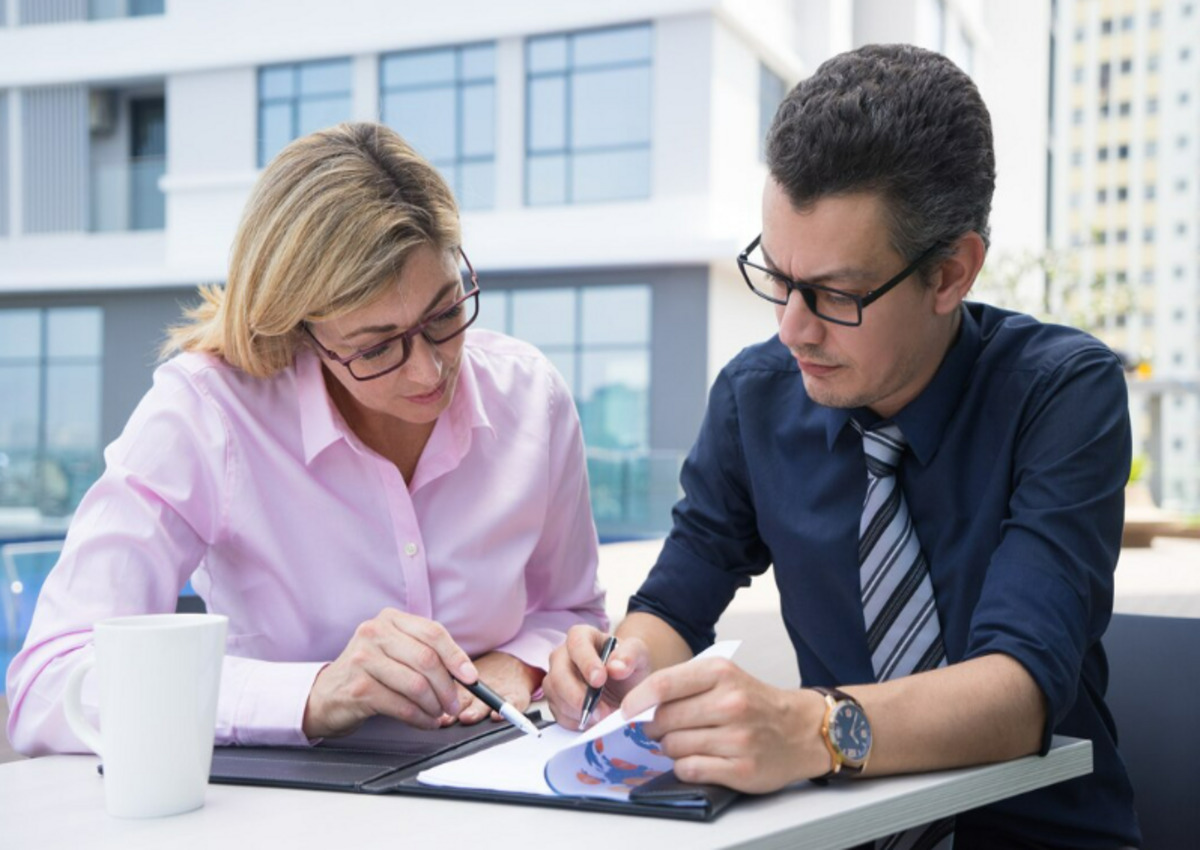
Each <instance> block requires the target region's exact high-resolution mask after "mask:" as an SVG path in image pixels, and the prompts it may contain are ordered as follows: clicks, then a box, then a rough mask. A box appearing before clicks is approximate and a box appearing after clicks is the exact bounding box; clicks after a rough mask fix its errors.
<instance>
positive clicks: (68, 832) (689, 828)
mask: <svg viewBox="0 0 1200 850" xmlns="http://www.w3.org/2000/svg"><path fill="white" fill-rule="evenodd" d="M97 761H98V759H97V758H96V757H95V756H50V757H46V758H40V759H30V760H27V761H19V762H13V763H10V764H4V765H0V847H3V848H5V850H32V848H37V850H57V848H63V850H76V848H79V847H88V848H96V850H104V848H112V850H140V848H146V849H147V850H159V848H167V847H169V848H173V850H174V848H180V849H181V850H188V849H189V848H197V850H235V848H241V847H254V848H262V847H286V848H288V850H305V848H314V850H317V848H319V850H329V848H337V847H374V846H379V845H381V844H382V845H385V846H401V847H415V846H425V847H472V846H478V847H485V846H486V847H488V848H489V850H492V848H495V849H496V850H501V849H502V848H509V847H512V848H522V850H526V848H528V847H529V846H531V845H533V844H536V845H538V846H543V847H564V848H571V850H588V848H598V850H611V848H613V847H656V846H658V847H665V848H685V847H686V848H689V850H691V848H697V850H699V848H727V847H761V848H776V847H778V848H783V847H788V848H821V850H837V848H844V847H850V846H853V845H855V844H858V843H860V842H863V841H868V840H870V839H872V838H876V837H879V836H881V835H886V834H888V833H890V832H895V831H897V830H899V829H904V828H906V827H909V826H914V825H916V824H918V823H925V822H927V821H929V820H933V819H935V818H938V817H943V816H945V815H949V814H953V813H955V812H959V811H964V810H967V809H971V808H975V807H976V806H980V805H983V804H985V803H990V802H994V801H996V800H1001V799H1004V798H1006V797H1010V796H1015V795H1016V794H1020V793H1023V792H1025V791H1029V790H1032V789H1034V788H1040V787H1042V786H1044V785H1050V784H1053V783H1055V782H1061V781H1063V780H1065V779H1069V778H1071V777H1073V776H1080V775H1083V774H1086V773H1090V772H1091V770H1092V745H1091V742H1089V741H1080V740H1075V739H1070V738H1061V739H1055V745H1054V747H1053V748H1052V749H1051V751H1050V753H1049V754H1048V755H1047V756H1046V757H1045V758H1038V757H1036V756H1029V757H1027V758H1022V759H1017V760H1015V761H1010V762H1005V763H1003V764H997V765H989V766H986V767H978V768H968V769H964V770H955V771H946V772H943V773H935V774H925V775H921V776H901V777H889V778H886V779H873V780H868V781H861V782H851V783H846V784H843V785H835V786H830V787H825V788H822V787H818V786H815V785H811V784H809V783H802V784H800V785H798V786H795V787H793V788H790V789H787V790H785V791H781V792H779V793H777V794H772V795H769V796H765V797H747V798H743V799H741V800H739V801H738V802H736V803H734V804H733V806H731V807H730V808H729V809H727V810H726V811H725V813H724V814H723V815H721V816H720V817H719V818H718V819H717V820H716V821H714V822H712V823H690V822H682V821H669V820H663V819H660V818H645V817H632V816H625V815H609V814H598V813H594V812H573V811H569V810H565V809H548V808H534V807H530V806H518V805H504V804H493V803H475V802H467V801H461V800H439V799H431V798H425V797H408V796H394V795H385V796H374V795H369V794H342V793H336V792H326V791H297V790H290V789H282V788H254V787H243V786H234V785H210V786H209V788H208V796H207V803H206V805H205V806H204V808H202V809H199V810H197V811H195V812H189V813H188V814H184V815H178V816H176V817H171V818H164V819H161V820H140V821H139V820H118V819H116V818H111V817H109V816H108V815H107V814H106V813H105V811H104V789H103V779H102V778H101V777H100V776H99V775H98V774H97V773H96V764H97ZM415 840H420V842H421V844H420V845H417V844H415V843H414V841H415Z"/></svg>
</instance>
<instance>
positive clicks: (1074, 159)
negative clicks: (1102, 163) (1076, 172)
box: [1071, 149, 1083, 165]
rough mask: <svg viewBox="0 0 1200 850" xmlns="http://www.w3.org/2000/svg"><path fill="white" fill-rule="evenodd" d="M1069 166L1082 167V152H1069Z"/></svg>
mask: <svg viewBox="0 0 1200 850" xmlns="http://www.w3.org/2000/svg"><path fill="white" fill-rule="evenodd" d="M1071 165H1083V151H1081V150H1078V149H1077V150H1073V151H1071Z"/></svg>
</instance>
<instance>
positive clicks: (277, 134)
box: [258, 102, 293, 165]
mask: <svg viewBox="0 0 1200 850" xmlns="http://www.w3.org/2000/svg"><path fill="white" fill-rule="evenodd" d="M258 132H259V137H258V164H259V165H266V164H267V163H268V162H270V161H271V160H272V159H273V158H274V156H275V154H277V153H279V152H280V151H281V150H283V147H284V145H286V144H287V143H288V142H290V141H291V140H292V138H293V136H292V104H291V103H290V102H289V103H274V104H264V105H263V106H262V107H261V108H260V110H259V119H258Z"/></svg>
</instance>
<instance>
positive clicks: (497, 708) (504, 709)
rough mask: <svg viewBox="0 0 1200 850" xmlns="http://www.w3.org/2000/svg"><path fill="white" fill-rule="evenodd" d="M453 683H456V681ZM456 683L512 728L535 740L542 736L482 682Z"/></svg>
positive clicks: (513, 707) (526, 719) (502, 698)
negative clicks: (531, 736) (514, 727)
mask: <svg viewBox="0 0 1200 850" xmlns="http://www.w3.org/2000/svg"><path fill="white" fill-rule="evenodd" d="M455 681H456V682H458V680H457V679H455ZM458 683H459V684H460V685H462V686H463V687H464V688H466V689H467V690H468V691H470V692H471V693H472V694H474V695H475V696H477V697H478V698H479V699H480V700H482V701H483V703H484V704H485V705H486V706H487V707H488V708H490V709H491V710H492V711H494V712H496V713H497V714H499V715H500V716H501V717H503V718H504V719H505V720H507V721H508V722H509V723H511V724H512V725H513V726H516V727H517V728H518V729H520V730H521V731H522V732H524V733H525V734H526V735H533V736H534V737H535V738H540V737H541V736H542V730H540V729H538V728H537V727H536V726H534V725H533V722H532V721H530V719H529V718H528V717H526V716H525V715H524V714H522V713H521V712H519V711H518V710H517V708H516V706H514V705H513V704H512V703H510V702H508V701H507V700H505V699H504V697H502V696H500V694H498V693H496V692H495V691H493V690H492V689H491V688H489V687H488V686H487V685H485V684H484V683H483V681H482V680H480V681H477V682H475V683H474V684H471V685H468V684H467V683H466V682H458Z"/></svg>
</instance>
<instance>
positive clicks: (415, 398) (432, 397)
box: [404, 381, 446, 404]
mask: <svg viewBox="0 0 1200 850" xmlns="http://www.w3.org/2000/svg"><path fill="white" fill-rule="evenodd" d="M445 394H446V382H445V381H442V382H441V383H440V384H438V385H437V387H435V388H434V389H433V390H432V391H431V392H427V393H423V394H421V395H406V396H405V397H404V400H405V401H408V402H412V403H413V404H434V403H435V402H438V401H441V399H442V396H444V395H445Z"/></svg>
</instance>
